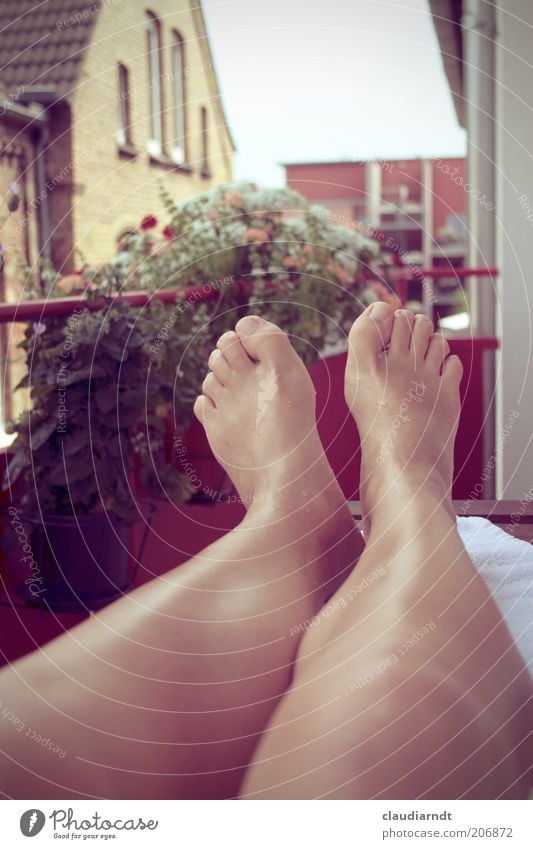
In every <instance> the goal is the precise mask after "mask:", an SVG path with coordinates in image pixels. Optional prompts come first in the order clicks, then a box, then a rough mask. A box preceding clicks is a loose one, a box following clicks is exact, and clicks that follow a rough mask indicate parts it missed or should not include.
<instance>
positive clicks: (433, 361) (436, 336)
mask: <svg viewBox="0 0 533 849" xmlns="http://www.w3.org/2000/svg"><path fill="white" fill-rule="evenodd" d="M449 353H450V346H449V344H448V340H447V339H446V337H445V336H444V335H443V334H442V333H432V334H431V336H430V339H429V344H428V348H427V352H426V363H428V365H430V366H431V367H432V368H434V369H435V370H436V371H438V372H439V373H440V370H441V366H442V363H443V362H444V360H445V359H446V357H447V356H448V354H449Z"/></svg>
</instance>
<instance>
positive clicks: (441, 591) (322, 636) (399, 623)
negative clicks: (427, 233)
mask: <svg viewBox="0 0 533 849" xmlns="http://www.w3.org/2000/svg"><path fill="white" fill-rule="evenodd" d="M431 331H432V327H431V323H430V322H429V321H428V320H427V319H426V318H424V317H423V316H417V317H416V320H415V318H414V316H412V315H411V314H409V313H406V312H401V311H400V312H399V313H396V314H394V316H393V311H392V309H391V308H390V307H387V306H385V305H384V304H383V305H378V306H377V308H376V307H375V308H374V311H371V312H367V313H366V314H365V315H364V316H362V317H361V318H360V319H359V320H358V321H357V322H356V323H355V325H354V327H353V329H352V332H351V335H350V356H349V362H348V368H347V377H346V397H347V401H348V404H349V406H350V409H351V410H352V412H353V414H354V416H355V419H356V422H357V425H358V429H359V432H360V434H361V441H362V446H363V455H364V461H363V500H364V504H365V512H366V518H367V527H368V530H369V539H368V544H367V547H366V549H365V552H364V554H363V556H362V558H361V560H360V561H359V564H358V566H357V568H356V569H355V570H354V572H353V573H352V574H351V575H350V576H349V577H348V579H347V580H346V582H345V583H344V584H343V586H342V587H340V588H339V590H338V591H337V593H336V595H335V596H334V597H333V598H332V599H331V600H330V602H329V603H328V605H327V607H326V608H325V610H324V611H323V612H322V614H321V615H319V622H318V624H315V625H313V626H312V627H311V628H310V629H309V630H308V632H307V634H306V636H305V638H304V639H303V641H302V643H301V645H300V650H299V656H298V659H297V662H296V665H295V676H294V681H293V683H292V685H291V688H290V690H289V691H288V693H287V695H286V696H285V697H284V699H283V700H282V702H281V703H280V705H279V706H278V708H277V709H276V711H275V713H274V715H273V717H272V719H271V721H270V725H269V729H268V730H267V731H266V732H265V734H264V735H263V737H262V739H261V743H260V745H259V747H258V750H257V752H256V754H255V757H254V761H253V764H252V766H251V767H250V770H249V772H248V773H247V777H246V780H245V782H244V787H243V789H242V795H243V796H247V797H248V796H251V797H267V798H276V797H282V798H314V797H330V798H332V797H339V798H360V799H369V798H382V799H385V798H392V799H394V798H405V799H417V798H437V799H438V798H444V799H449V798H480V799H487V798H500V797H509V798H525V797H526V796H527V793H528V789H529V787H530V772H531V766H532V762H533V758H532V749H531V735H532V726H533V707H532V705H533V701H532V698H533V697H532V687H531V681H530V678H529V676H528V674H527V672H526V671H525V670H524V665H523V662H522V659H521V657H520V656H519V654H518V652H517V650H516V648H515V647H514V645H513V642H512V639H511V637H510V635H509V633H508V631H507V628H506V626H505V624H504V622H503V621H502V618H501V616H500V614H499V611H498V610H497V608H496V606H495V604H494V602H493V601H492V599H491V598H490V596H489V594H488V591H487V590H486V588H485V585H484V583H483V581H482V580H481V579H480V577H479V576H478V574H477V572H476V570H475V568H474V566H473V564H472V562H471V560H470V558H469V557H468V555H467V554H466V552H465V550H464V548H463V545H462V542H461V539H460V537H459V535H458V533H457V530H456V523H455V517H454V516H453V514H452V510H451V502H450V500H449V496H450V484H451V478H452V447H453V440H454V437H455V430H456V423H457V419H458V414H459V392H458V388H459V382H460V379H461V365H460V363H459V361H458V360H457V358H455V357H449V358H447V359H445V358H446V356H447V354H448V353H449V349H448V348H447V343H446V342H445V340H443V339H442V338H441V337H439V336H435V335H431ZM384 347H385V348H386V351H384V350H383V349H384ZM326 614H327V615H326Z"/></svg>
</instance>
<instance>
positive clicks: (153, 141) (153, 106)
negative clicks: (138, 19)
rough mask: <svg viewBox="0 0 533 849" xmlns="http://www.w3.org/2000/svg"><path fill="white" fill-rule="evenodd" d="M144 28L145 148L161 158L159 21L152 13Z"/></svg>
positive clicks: (148, 15) (149, 13) (148, 14)
mask: <svg viewBox="0 0 533 849" xmlns="http://www.w3.org/2000/svg"><path fill="white" fill-rule="evenodd" d="M145 26H146V32H147V40H148V76H149V89H150V113H149V115H150V138H149V139H148V142H147V145H146V147H147V149H148V153H149V154H150V155H151V156H161V154H162V152H163V115H162V98H163V87H162V79H161V30H160V26H159V21H158V20H157V18H156V16H155V15H154V14H152V12H147V13H146V24H145Z"/></svg>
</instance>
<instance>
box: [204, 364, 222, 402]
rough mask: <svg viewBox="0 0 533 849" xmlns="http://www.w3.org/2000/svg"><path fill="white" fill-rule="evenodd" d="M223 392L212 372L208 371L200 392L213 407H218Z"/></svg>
mask: <svg viewBox="0 0 533 849" xmlns="http://www.w3.org/2000/svg"><path fill="white" fill-rule="evenodd" d="M224 391H225V390H224V387H223V386H222V384H221V383H219V382H218V380H217V379H216V377H215V375H214V374H213V372H212V371H210V372H209V374H208V375H207V377H206V379H205V380H204V382H203V383H202V392H203V393H204V395H205V396H206V397H207V398H209V399H210V400H211V401H212V402H213V404H214V405H215V407H218V405H219V403H220V400H221V398H222V394H223V393H224Z"/></svg>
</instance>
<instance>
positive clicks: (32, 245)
mask: <svg viewBox="0 0 533 849" xmlns="http://www.w3.org/2000/svg"><path fill="white" fill-rule="evenodd" d="M0 114H1V120H0V151H1V156H0V242H1V243H2V252H3V254H4V263H3V267H2V268H1V269H0V295H1V297H0V300H5V301H8V302H9V303H18V302H19V301H21V300H23V299H24V293H23V280H21V272H20V269H19V262H20V259H24V260H26V261H28V262H29V263H30V265H33V264H34V263H35V261H36V258H37V212H36V209H37V205H36V201H35V194H34V181H33V171H32V162H33V145H32V141H31V138H30V134H29V131H28V130H25V129H22V128H21V126H20V125H19V124H11V123H10V122H9V119H8V116H7V115H6V114H4V112H2V113H0ZM14 182H16V183H17V184H18V186H19V190H20V194H21V201H20V205H19V207H18V209H17V210H16V211H14V212H11V213H10V212H8V210H7V207H6V205H5V199H6V197H7V195H8V192H9V188H10V185H11V184H12V183H14ZM24 327H25V325H23V324H19V323H16V324H3V325H1V326H0V358H1V360H2V366H1V375H0V392H2V398H1V399H0V443H1V442H2V433H3V424H4V423H5V422H6V421H7V420H9V419H13V418H16V417H17V416H18V415H19V414H20V413H21V412H22V410H23V409H24V407H25V406H27V403H28V393H27V392H26V391H24V390H22V391H21V390H19V391H18V392H17V393H15V394H13V389H14V387H15V386H16V385H17V383H18V382H19V380H20V379H21V378H22V376H23V375H24V374H25V371H26V367H25V355H24V352H23V351H21V350H20V349H19V348H18V347H17V345H18V343H19V342H20V341H21V340H22V338H23V334H24ZM4 360H7V363H4Z"/></svg>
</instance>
